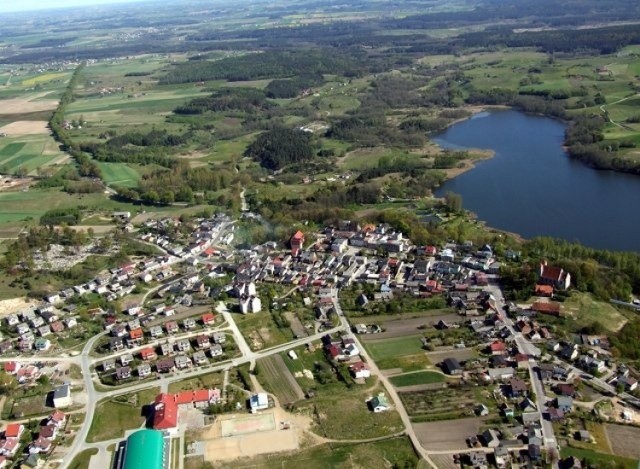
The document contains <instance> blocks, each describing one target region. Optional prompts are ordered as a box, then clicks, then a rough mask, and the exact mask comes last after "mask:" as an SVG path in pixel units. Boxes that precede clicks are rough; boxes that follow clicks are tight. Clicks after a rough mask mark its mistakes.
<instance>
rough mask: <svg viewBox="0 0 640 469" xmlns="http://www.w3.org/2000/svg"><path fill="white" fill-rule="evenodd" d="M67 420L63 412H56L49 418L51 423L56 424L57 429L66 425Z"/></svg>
mask: <svg viewBox="0 0 640 469" xmlns="http://www.w3.org/2000/svg"><path fill="white" fill-rule="evenodd" d="M66 420H67V416H66V415H64V412H62V411H61V410H54V411H53V413H52V414H51V415H50V416H49V422H50V423H52V424H54V425H55V426H56V427H61V426H62V425H64V422H65V421H66Z"/></svg>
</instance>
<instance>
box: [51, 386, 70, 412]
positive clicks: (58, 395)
mask: <svg viewBox="0 0 640 469" xmlns="http://www.w3.org/2000/svg"><path fill="white" fill-rule="evenodd" d="M71 404H72V400H71V385H70V384H69V383H66V384H63V385H62V386H58V387H57V388H55V389H54V390H53V407H55V408H56V409H61V408H64V407H69V406H70V405H71Z"/></svg>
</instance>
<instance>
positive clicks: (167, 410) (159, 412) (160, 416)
mask: <svg viewBox="0 0 640 469" xmlns="http://www.w3.org/2000/svg"><path fill="white" fill-rule="evenodd" d="M177 426H178V406H177V405H176V403H175V400H174V396H173V395H172V394H165V393H162V394H159V395H158V396H157V397H156V400H155V404H154V407H153V428H154V429H155V430H170V429H172V428H175V427H177Z"/></svg>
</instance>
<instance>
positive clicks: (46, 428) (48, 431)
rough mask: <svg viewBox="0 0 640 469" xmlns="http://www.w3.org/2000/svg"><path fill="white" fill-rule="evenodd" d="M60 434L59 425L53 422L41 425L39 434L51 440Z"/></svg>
mask: <svg viewBox="0 0 640 469" xmlns="http://www.w3.org/2000/svg"><path fill="white" fill-rule="evenodd" d="M57 434H58V427H56V426H55V425H53V424H47V425H41V426H40V432H39V435H40V436H41V437H43V438H47V439H49V440H53V439H55V437H56V435H57Z"/></svg>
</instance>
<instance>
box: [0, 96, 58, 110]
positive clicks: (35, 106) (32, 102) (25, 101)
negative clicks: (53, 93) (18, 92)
mask: <svg viewBox="0 0 640 469" xmlns="http://www.w3.org/2000/svg"><path fill="white" fill-rule="evenodd" d="M46 94H47V93H33V94H29V95H23V96H22V97H20V98H11V99H1V100H0V114H2V115H6V114H9V115H10V114H24V113H25V112H38V111H50V110H53V109H55V108H56V107H57V106H58V101H57V100H55V99H39V98H42V97H43V96H44V95H46Z"/></svg>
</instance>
